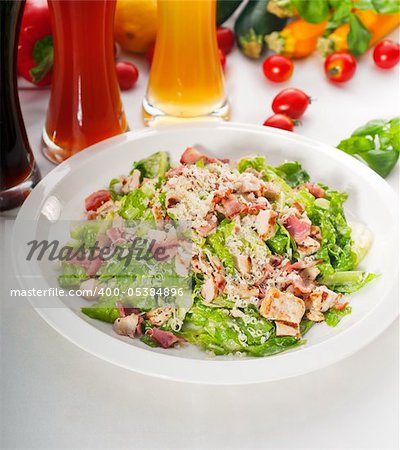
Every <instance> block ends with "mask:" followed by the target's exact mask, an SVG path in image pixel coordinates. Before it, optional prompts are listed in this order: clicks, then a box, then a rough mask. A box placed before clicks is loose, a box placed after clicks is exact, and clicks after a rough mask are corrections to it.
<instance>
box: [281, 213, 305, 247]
mask: <svg viewBox="0 0 400 450" xmlns="http://www.w3.org/2000/svg"><path fill="white" fill-rule="evenodd" d="M284 226H285V228H286V229H287V230H288V232H289V234H290V235H291V236H292V237H293V239H294V240H295V241H296V242H297V243H298V244H300V243H301V242H302V241H304V240H305V239H306V238H307V237H308V236H309V235H310V232H311V224H310V223H308V222H306V221H305V220H302V219H298V218H297V217H296V216H289V217H288V218H287V219H286V222H285V223H284Z"/></svg>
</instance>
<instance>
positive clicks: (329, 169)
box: [14, 123, 398, 384]
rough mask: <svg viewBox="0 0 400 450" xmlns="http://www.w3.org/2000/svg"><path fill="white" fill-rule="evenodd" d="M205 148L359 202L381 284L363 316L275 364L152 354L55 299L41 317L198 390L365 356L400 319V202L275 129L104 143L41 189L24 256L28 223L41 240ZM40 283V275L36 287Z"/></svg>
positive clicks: (359, 307) (356, 213)
mask: <svg viewBox="0 0 400 450" xmlns="http://www.w3.org/2000/svg"><path fill="white" fill-rule="evenodd" d="M193 145H202V146H203V147H206V148H207V149H210V152H211V153H212V154H213V155H214V156H218V157H223V158H226V157H228V158H230V159H231V160H235V159H238V158H239V157H241V156H244V155H249V154H255V153H259V154H263V155H265V156H266V157H267V160H268V162H269V163H270V164H272V165H276V164H279V163H281V162H282V161H284V160H297V161H299V162H300V163H301V164H302V165H303V166H304V168H305V169H306V170H307V171H308V172H309V173H310V174H311V178H312V180H315V181H319V182H323V183H325V184H327V185H329V186H330V187H332V188H335V189H339V190H344V191H346V192H348V193H349V195H350V197H349V200H348V201H347V204H346V211H347V213H348V216H349V217H350V218H353V219H354V218H357V220H358V221H361V222H363V223H365V224H367V225H368V227H369V229H370V230H371V231H372V233H373V235H374V242H373V245H372V248H371V250H370V252H369V254H368V256H367V258H366V259H365V260H364V261H363V263H362V268H363V269H367V270H368V271H372V272H376V273H380V274H381V276H380V277H379V278H378V279H376V280H375V281H373V282H372V283H370V284H369V285H368V286H366V287H364V288H363V289H362V290H361V291H359V292H358V293H356V294H353V295H352V296H351V305H352V307H353V313H352V314H351V315H350V316H347V317H346V318H345V319H343V321H342V322H341V323H340V325H339V326H337V327H336V328H330V327H328V326H327V325H325V324H320V325H316V326H315V327H313V328H312V329H311V331H310V332H309V333H308V335H307V340H308V343H307V344H306V345H305V346H303V347H299V348H298V349H295V350H292V351H290V352H287V353H282V354H279V355H276V356H272V357H267V358H259V359H255V358H244V359H239V360H238V359H236V360H233V359H231V360H230V359H229V358H219V357H216V358H211V357H210V356H208V355H207V354H206V353H204V352H201V351H200V350H198V349H197V348H195V347H194V346H186V347H185V348H183V349H170V350H163V349H151V348H149V347H146V346H145V345H144V344H142V343H141V342H140V341H139V340H131V339H129V338H126V339H125V338H122V337H119V336H116V335H115V334H114V333H113V331H112V329H111V326H110V325H108V324H105V323H101V322H98V321H95V320H91V319H88V318H87V317H86V316H84V315H82V314H81V313H80V311H79V308H80V306H81V305H82V304H83V303H82V302H83V300H82V299H80V298H73V299H69V300H68V302H64V303H63V299H62V298H58V297H55V298H53V299H52V305H54V307H51V308H48V307H47V308H42V307H40V306H42V305H43V303H41V302H40V299H39V298H33V297H32V298H31V299H30V300H31V303H32V305H33V306H34V307H35V308H36V310H37V311H38V313H39V314H40V315H41V316H42V317H43V318H44V319H45V320H46V321H47V322H48V323H49V324H50V325H51V326H52V327H53V328H55V329H56V330H57V331H58V332H59V333H60V334H62V335H63V336H65V337H66V338H67V339H69V340H70V341H72V342H74V343H75V344H76V345H78V346H79V347H81V348H83V349H85V350H86V351H88V352H90V353H92V354H94V355H97V356H98V357H100V358H102V359H105V360H107V361H110V362H112V363H114V364H117V365H119V366H122V367H125V368H128V369H131V370H134V371H137V372H141V373H144V374H148V375H153V376H157V377H162V378H168V379H173V380H180V381H185V382H194V383H208V384H245V383H255V382H261V381H270V380H276V379H280V378H286V377H291V376H295V375H299V374H303V373H306V372H309V371H312V370H315V369H318V368H321V367H324V366H326V365H328V364H332V363H334V362H336V361H338V360H340V359H342V358H344V357H346V356H348V355H350V354H352V353H354V352H355V351H357V350H359V349H360V348H361V347H363V346H364V345H366V344H367V343H368V342H370V341H371V340H372V339H374V338H375V337H376V336H377V335H378V334H379V333H381V332H382V331H383V330H384V329H385V328H386V327H387V326H388V325H389V324H390V323H391V322H392V321H393V320H394V319H395V317H396V316H397V298H396V289H395V286H396V279H397V274H398V269H397V251H396V249H397V248H398V247H397V245H396V239H397V229H398V227H397V222H396V221H397V214H396V211H395V209H396V205H397V199H396V197H395V194H394V192H393V191H392V189H391V188H390V187H389V186H388V185H387V183H386V182H385V181H384V180H382V179H381V178H380V177H379V176H378V175H377V174H375V173H374V172H373V171H372V170H370V169H368V168H367V167H366V166H364V165H363V164H361V163H359V162H358V161H356V160H355V159H353V158H352V157H350V156H348V155H346V154H344V153H342V152H340V151H338V150H335V149H334V148H332V147H330V146H328V145H325V144H322V143H319V142H316V141H314V140H311V139H308V138H305V137H302V136H299V135H296V134H294V133H289V132H285V131H281V130H276V129H273V128H267V127H259V126H251V125H242V124H234V123H220V124H210V123H199V124H196V125H188V126H182V125H180V126H165V127H160V128H158V129H156V128H154V129H147V130H144V131H141V132H130V133H127V134H124V135H121V136H117V137H115V138H112V139H109V140H107V141H103V142H101V143H99V144H96V145H94V146H93V147H92V148H90V149H87V150H86V151H84V152H81V153H80V154H78V155H76V156H74V157H73V158H71V159H69V160H67V161H66V162H64V163H63V164H61V165H60V166H58V167H56V168H55V169H54V170H53V171H52V172H51V173H50V174H49V175H48V176H47V177H45V178H44V179H43V180H42V182H41V183H40V184H39V185H38V186H37V187H36V188H35V189H34V191H33V192H32V194H31V195H30V196H29V197H28V199H27V200H26V202H25V203H24V205H23V207H22V208H21V210H20V213H19V215H18V218H17V220H16V224H15V232H16V233H15V234H14V251H15V253H16V254H17V253H18V247H20V243H21V242H22V239H23V236H20V235H18V230H19V227H20V226H21V224H22V223H23V221H25V220H27V219H34V220H35V221H36V222H35V223H37V230H40V229H43V228H44V227H45V226H46V222H47V221H48V220H49V219H48V218H49V217H51V216H53V219H57V220H63V219H64V220H65V219H79V218H81V217H82V208H83V199H84V198H85V197H86V196H87V195H88V194H90V193H91V192H93V191H95V190H97V189H99V188H101V187H103V186H107V185H108V182H109V180H110V179H111V178H113V177H115V176H116V175H120V174H126V173H128V172H129V170H130V167H131V164H132V162H133V161H135V160H138V159H141V158H143V157H146V156H148V155H149V154H151V153H153V152H155V151H159V150H166V151H168V152H169V154H170V156H171V159H172V161H173V162H177V161H178V159H179V155H180V154H181V153H182V151H183V150H184V149H185V148H186V147H188V146H193ZM24 264H26V263H25V262H24V261H22V262H21V258H17V262H16V271H17V274H21V273H23V274H24V275H26V274H27V272H26V271H27V270H28V273H30V275H31V277H30V278H27V277H20V280H21V284H22V285H23V288H25V289H28V288H29V287H32V283H33V281H32V280H33V279H35V280H36V281H35V287H37V288H43V289H45V288H48V287H50V286H55V281H54V279H53V280H52V279H51V276H49V274H43V273H42V274H41V273H40V269H39V267H38V266H36V265H35V264H33V263H30V264H29V265H28V266H25V267H22V265H24ZM35 275H38V276H37V277H35Z"/></svg>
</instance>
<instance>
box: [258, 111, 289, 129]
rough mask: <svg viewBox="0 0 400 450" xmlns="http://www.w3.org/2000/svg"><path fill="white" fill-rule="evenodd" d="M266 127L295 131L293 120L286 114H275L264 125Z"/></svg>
mask: <svg viewBox="0 0 400 450" xmlns="http://www.w3.org/2000/svg"><path fill="white" fill-rule="evenodd" d="M263 125H264V126H266V127H274V128H280V129H281V130H287V131H293V128H294V123H293V120H292V119H291V118H290V117H288V116H285V114H274V115H273V116H271V117H268V119H267V120H266V121H265V122H264V123H263Z"/></svg>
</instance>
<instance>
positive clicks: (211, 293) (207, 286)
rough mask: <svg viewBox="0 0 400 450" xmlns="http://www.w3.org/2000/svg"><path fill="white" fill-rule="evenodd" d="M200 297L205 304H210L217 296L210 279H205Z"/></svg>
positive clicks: (212, 281)
mask: <svg viewBox="0 0 400 450" xmlns="http://www.w3.org/2000/svg"><path fill="white" fill-rule="evenodd" d="M201 295H202V297H203V298H204V302H205V303H211V302H212V301H213V300H214V298H215V297H216V295H217V288H216V286H215V284H214V280H213V279H212V278H207V280H206V281H205V282H204V284H203V286H202V287H201Z"/></svg>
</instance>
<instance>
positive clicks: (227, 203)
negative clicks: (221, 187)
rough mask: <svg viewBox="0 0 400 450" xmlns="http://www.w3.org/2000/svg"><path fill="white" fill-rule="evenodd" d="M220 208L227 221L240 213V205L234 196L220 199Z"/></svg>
mask: <svg viewBox="0 0 400 450" xmlns="http://www.w3.org/2000/svg"><path fill="white" fill-rule="evenodd" d="M222 206H223V207H224V212H225V216H226V217H228V218H229V219H230V218H232V217H233V216H236V214H239V213H240V212H241V211H242V204H241V203H240V202H239V200H238V199H237V198H236V197H235V196H234V195H230V196H229V197H227V198H224V199H222Z"/></svg>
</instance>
